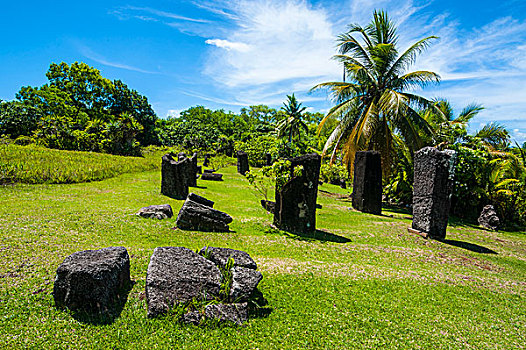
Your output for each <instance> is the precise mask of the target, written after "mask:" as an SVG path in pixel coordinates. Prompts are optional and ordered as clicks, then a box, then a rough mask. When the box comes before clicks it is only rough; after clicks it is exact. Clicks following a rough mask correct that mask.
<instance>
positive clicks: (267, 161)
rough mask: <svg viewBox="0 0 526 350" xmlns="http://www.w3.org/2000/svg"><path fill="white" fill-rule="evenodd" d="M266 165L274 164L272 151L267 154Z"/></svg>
mask: <svg viewBox="0 0 526 350" xmlns="http://www.w3.org/2000/svg"><path fill="white" fill-rule="evenodd" d="M265 165H266V166H271V165H272V155H271V154H270V153H267V154H265Z"/></svg>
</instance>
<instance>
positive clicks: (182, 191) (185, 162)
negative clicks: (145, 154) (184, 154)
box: [161, 154, 192, 199]
mask: <svg viewBox="0 0 526 350" xmlns="http://www.w3.org/2000/svg"><path fill="white" fill-rule="evenodd" d="M191 170H192V163H191V162H190V160H189V159H188V158H183V159H182V160H181V161H176V160H175V159H173V157H172V155H170V154H165V155H164V156H163V158H162V164H161V193H162V194H164V195H165V196H168V197H171V198H174V199H185V198H186V197H187V196H188V186H189V184H190V182H191V180H190V177H191V175H190V174H191Z"/></svg>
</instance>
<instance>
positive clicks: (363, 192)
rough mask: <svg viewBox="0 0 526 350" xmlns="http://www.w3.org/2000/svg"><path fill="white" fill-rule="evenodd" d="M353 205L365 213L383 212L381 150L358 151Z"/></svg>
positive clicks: (355, 161)
mask: <svg viewBox="0 0 526 350" xmlns="http://www.w3.org/2000/svg"><path fill="white" fill-rule="evenodd" d="M340 185H341V183H340ZM352 206H353V208H354V209H356V210H359V211H361V212H364V213H371V214H377V215H379V214H381V213H382V160H381V157H380V153H379V152H376V151H362V152H356V156H355V158H354V177H353V194H352Z"/></svg>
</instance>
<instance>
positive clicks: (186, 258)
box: [146, 247, 221, 317]
mask: <svg viewBox="0 0 526 350" xmlns="http://www.w3.org/2000/svg"><path fill="white" fill-rule="evenodd" d="M220 286H221V272H220V271H219V268H218V267H217V266H216V265H215V264H214V263H213V262H211V261H210V260H207V259H205V258H203V257H202V256H200V255H199V254H197V253H195V252H193V251H191V250H190V249H187V248H183V247H160V248H155V250H154V252H153V255H152V257H151V259H150V264H149V265H148V271H147V273H146V302H147V304H148V317H156V316H159V315H162V314H165V313H166V312H168V310H170V308H172V307H173V306H174V305H176V304H178V303H180V302H188V301H191V300H192V299H194V298H195V299H197V300H212V299H214V298H215V297H217V296H218V295H219V290H220Z"/></svg>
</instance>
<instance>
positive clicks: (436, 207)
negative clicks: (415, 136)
mask: <svg viewBox="0 0 526 350" xmlns="http://www.w3.org/2000/svg"><path fill="white" fill-rule="evenodd" d="M414 164H415V165H414V167H415V169H414V183H413V225H412V227H413V229H415V230H418V231H421V232H425V233H427V235H428V237H430V238H433V239H445V238H446V228H447V221H448V218H449V208H450V205H451V191H452V189H453V179H454V174H455V172H454V170H455V152H454V151H443V152H441V151H439V150H437V149H436V148H433V147H425V148H422V149H421V150H419V151H418V152H416V153H415V157H414Z"/></svg>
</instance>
